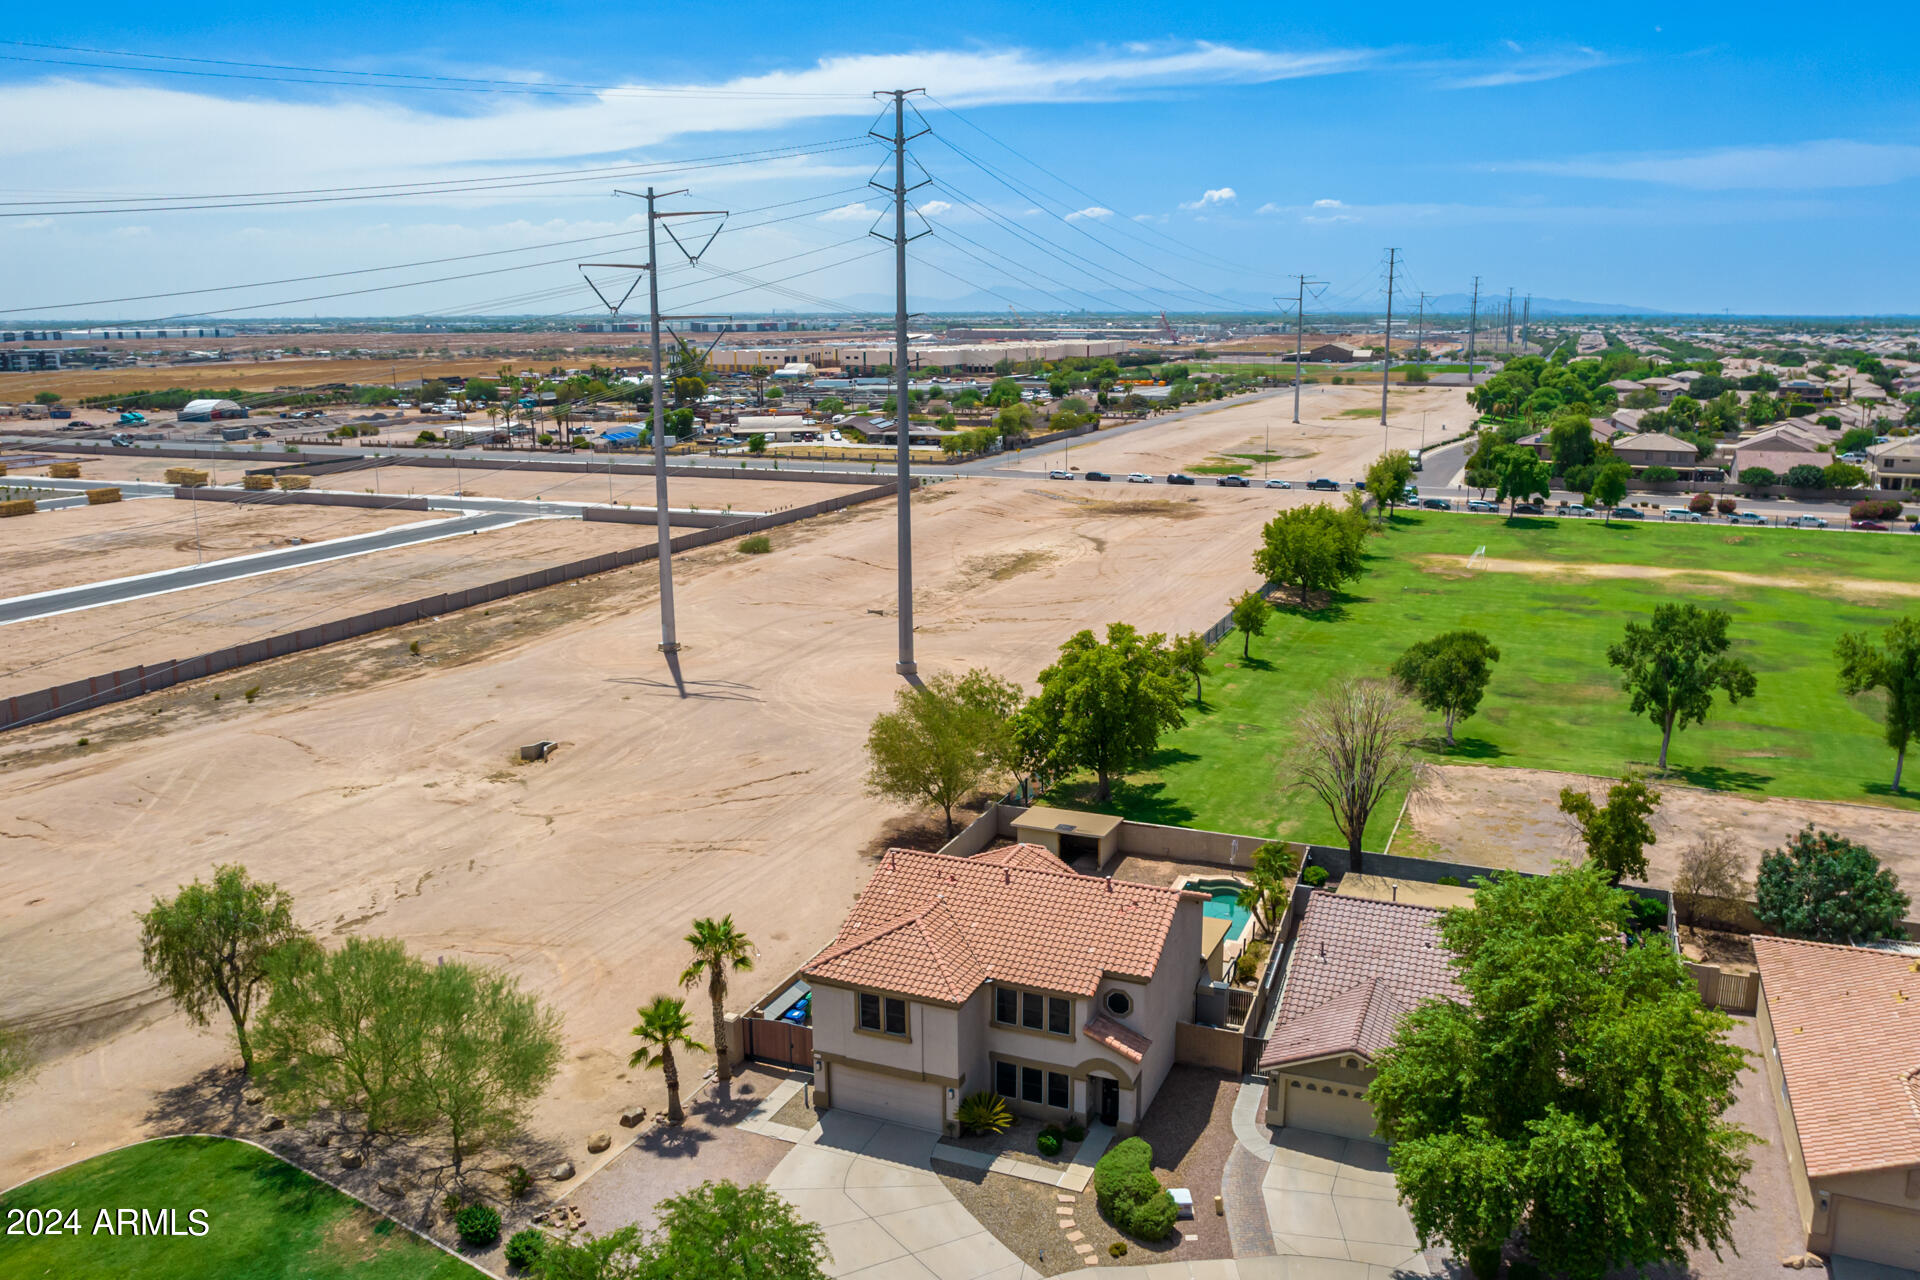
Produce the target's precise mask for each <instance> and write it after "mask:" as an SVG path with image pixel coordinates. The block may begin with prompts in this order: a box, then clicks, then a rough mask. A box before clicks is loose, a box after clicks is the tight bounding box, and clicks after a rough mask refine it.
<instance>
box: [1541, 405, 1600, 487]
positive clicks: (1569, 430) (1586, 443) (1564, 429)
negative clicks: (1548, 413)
mask: <svg viewBox="0 0 1920 1280" xmlns="http://www.w3.org/2000/svg"><path fill="white" fill-rule="evenodd" d="M1547 446H1548V448H1549V449H1550V450H1551V451H1552V455H1553V471H1554V474H1555V475H1565V474H1566V473H1567V471H1568V469H1569V468H1571V467H1581V466H1588V465H1590V464H1591V463H1592V462H1593V460H1594V441H1593V423H1592V422H1591V421H1590V420H1589V419H1588V418H1587V415H1586V414H1584V413H1570V414H1562V415H1557V416H1555V418H1554V420H1553V421H1552V422H1551V423H1549V424H1548V425H1547Z"/></svg>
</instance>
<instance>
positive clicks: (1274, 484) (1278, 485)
mask: <svg viewBox="0 0 1920 1280" xmlns="http://www.w3.org/2000/svg"><path fill="white" fill-rule="evenodd" d="M1267 488H1269V489H1291V488H1293V481H1291V480H1269V481H1267Z"/></svg>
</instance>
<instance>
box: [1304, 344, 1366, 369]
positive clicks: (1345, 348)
mask: <svg viewBox="0 0 1920 1280" xmlns="http://www.w3.org/2000/svg"><path fill="white" fill-rule="evenodd" d="M1307 359H1309V360H1312V361H1315V362H1318V363H1323V364H1351V363H1353V362H1354V361H1355V360H1371V359H1373V348H1372V347H1356V346H1354V345H1352V344H1351V343H1347V342H1323V343H1321V344H1320V345H1319V346H1317V347H1315V348H1314V349H1313V350H1311V351H1309V352H1307Z"/></svg>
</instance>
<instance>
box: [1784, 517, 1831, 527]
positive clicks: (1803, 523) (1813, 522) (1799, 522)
mask: <svg viewBox="0 0 1920 1280" xmlns="http://www.w3.org/2000/svg"><path fill="white" fill-rule="evenodd" d="M1787 527H1788V528H1789V529H1824V528H1826V527H1827V522H1826V521H1825V520H1823V519H1821V518H1820V517H1819V516H1796V517H1794V518H1793V519H1791V520H1789V521H1787Z"/></svg>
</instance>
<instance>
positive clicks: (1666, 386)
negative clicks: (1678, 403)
mask: <svg viewBox="0 0 1920 1280" xmlns="http://www.w3.org/2000/svg"><path fill="white" fill-rule="evenodd" d="M1640 385H1641V386H1643V387H1645V388H1646V389H1647V390H1649V391H1651V392H1653V393H1654V394H1655V395H1657V396H1659V397H1660V403H1661V404H1672V403H1673V398H1674V397H1675V396H1677V395H1679V394H1680V393H1681V392H1683V391H1685V390H1686V389H1687V384H1686V383H1684V382H1681V381H1679V380H1678V379H1675V378H1648V379H1646V380H1645V381H1644V382H1642V383H1641V384H1640Z"/></svg>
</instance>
